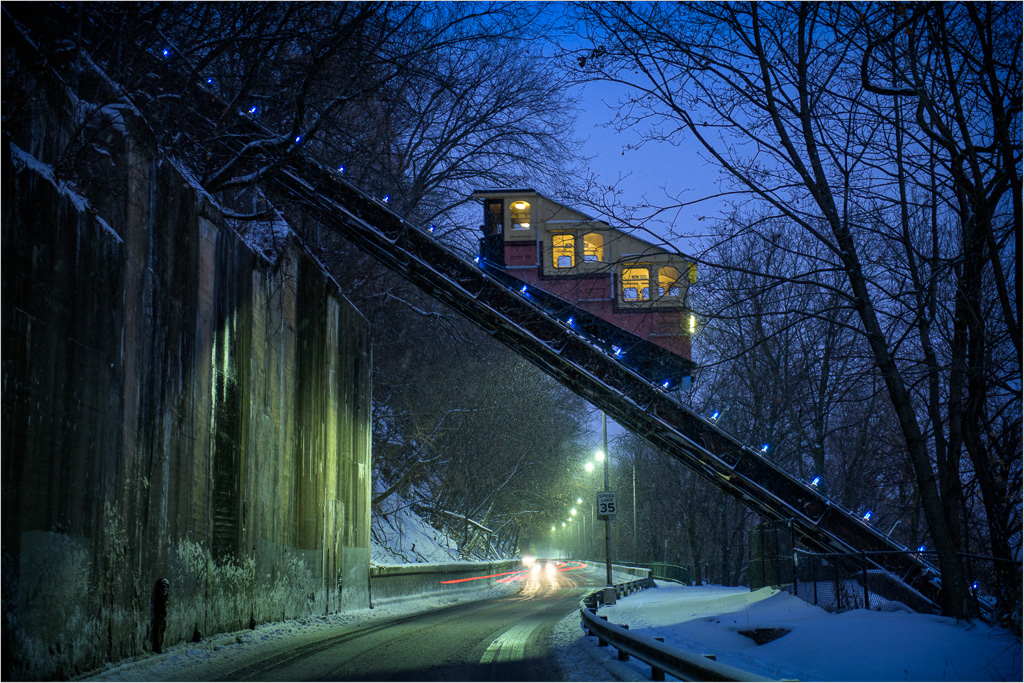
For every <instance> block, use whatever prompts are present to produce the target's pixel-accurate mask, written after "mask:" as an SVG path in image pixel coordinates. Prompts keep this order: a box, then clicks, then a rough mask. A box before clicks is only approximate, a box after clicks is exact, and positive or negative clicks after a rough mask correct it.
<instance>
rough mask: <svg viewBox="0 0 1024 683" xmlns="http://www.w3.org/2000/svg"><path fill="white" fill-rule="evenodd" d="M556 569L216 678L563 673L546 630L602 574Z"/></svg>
mask: <svg viewBox="0 0 1024 683" xmlns="http://www.w3.org/2000/svg"><path fill="white" fill-rule="evenodd" d="M558 569H559V571H557V572H547V571H543V570H542V571H539V572H535V573H532V574H531V575H529V576H527V577H526V578H525V579H523V580H522V581H521V588H520V589H519V590H517V591H514V592H511V593H509V594H507V595H505V596H503V597H498V598H494V599H490V600H482V601H475V602H469V603H462V604H456V605H451V606H447V607H443V608H441V609H437V610H433V611H430V612H427V613H422V614H414V615H407V616H402V617H398V618H395V619H391V620H388V621H384V622H379V623H375V624H373V625H369V626H363V627H360V626H358V625H356V626H353V627H351V628H349V629H347V630H345V631H344V632H342V633H340V634H334V635H332V636H330V637H327V638H325V639H323V640H319V641H317V642H313V643H309V644H305V645H303V646H301V647H297V648H295V649H292V650H288V651H286V652H279V653H276V654H274V655H273V656H270V657H267V658H265V659H260V660H258V661H252V662H249V663H247V664H245V665H244V666H240V667H239V668H235V669H233V670H232V671H230V672H228V673H221V675H219V676H217V677H216V678H215V679H214V680H233V681H237V680H257V681H259V680H289V681H310V680H318V681H349V680H360V681H383V680H387V681H409V680H415V681H441V680H444V681H467V680H468V681H512V680H514V681H538V680H543V681H553V680H559V679H560V678H561V677H562V674H561V672H560V671H559V669H558V667H557V665H556V664H555V662H554V660H553V658H552V657H551V654H550V651H549V647H548V644H547V640H548V639H547V636H548V635H549V634H550V633H551V630H552V629H553V628H554V625H555V624H556V623H557V622H558V621H560V620H561V619H563V618H564V617H565V616H566V615H568V614H569V613H571V612H572V611H574V610H576V609H578V607H579V601H580V598H581V597H582V596H583V595H584V594H585V593H586V592H588V591H591V590H593V589H594V587H596V586H601V585H603V584H604V576H603V573H601V575H600V576H598V574H599V573H598V572H592V571H590V570H587V569H585V568H583V566H582V565H579V564H578V563H559V566H558Z"/></svg>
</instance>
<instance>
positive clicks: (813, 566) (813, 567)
mask: <svg viewBox="0 0 1024 683" xmlns="http://www.w3.org/2000/svg"><path fill="white" fill-rule="evenodd" d="M811 583H813V584H814V604H815V605H817V604H818V560H817V558H815V559H814V561H813V562H811Z"/></svg>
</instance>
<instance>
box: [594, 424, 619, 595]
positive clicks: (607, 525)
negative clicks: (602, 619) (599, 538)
mask: <svg viewBox="0 0 1024 683" xmlns="http://www.w3.org/2000/svg"><path fill="white" fill-rule="evenodd" d="M601 446H602V447H603V448H604V491H602V492H600V493H598V494H597V509H598V512H600V511H601V496H602V495H604V496H605V500H604V503H605V505H606V506H608V505H609V504H610V505H611V509H610V510H609V509H608V508H607V507H606V508H605V515H604V556H605V565H604V566H605V577H606V578H607V583H606V584H605V589H604V604H606V605H614V604H615V588H613V587H612V586H613V584H612V518H613V517H614V516H615V507H616V506H615V492H614V491H609V490H608V461H609V460H610V459H611V458H609V457H608V415H607V414H606V413H605V412H604V411H603V410H602V411H601ZM608 496H611V497H610V498H608Z"/></svg>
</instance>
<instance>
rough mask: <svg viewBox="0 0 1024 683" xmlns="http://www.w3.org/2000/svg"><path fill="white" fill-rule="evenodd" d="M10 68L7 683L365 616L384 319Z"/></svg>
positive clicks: (46, 85)
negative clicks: (207, 641) (344, 614)
mask: <svg viewBox="0 0 1024 683" xmlns="http://www.w3.org/2000/svg"><path fill="white" fill-rule="evenodd" d="M6 50H7V46H5V55H4V62H5V76H4V79H5V82H4V89H3V98H4V117H5V122H4V123H5V130H4V133H5V138H4V150H3V169H2V170H3V181H2V182H3V202H2V211H3V233H2V235H3V248H2V311H0V312H2V326H3V327H2V369H3V402H2V429H3V434H2V457H3V481H2V487H3V502H2V506H3V520H2V525H3V539H2V541H3V555H2V568H3V657H2V659H3V674H4V678H52V677H66V676H70V675H73V674H75V673H77V672H80V671H83V670H87V669H90V668H92V667H95V666H98V665H101V664H102V663H103V662H104V661H116V660H119V659H122V658H124V657H128V656H132V655H136V654H139V653H143V652H147V651H150V650H152V649H153V648H154V646H157V647H158V646H159V645H160V644H161V641H162V643H163V645H165V646H166V645H168V644H171V643H175V642H180V641H183V640H189V639H193V638H196V637H202V636H207V635H211V634H214V633H217V632H223V631H229V630H234V629H239V628H247V627H249V626H250V625H252V624H255V623H261V622H264V621H270V620H279V619H282V618H289V617H298V616H303V615H308V614H323V613H328V612H336V611H340V610H344V609H348V608H355V607H364V606H367V605H368V604H369V515H370V497H369V494H370V420H369V408H370V370H371V357H370V353H371V351H370V336H369V331H368V327H367V324H366V321H365V320H364V318H363V317H362V316H361V315H360V314H359V312H358V311H357V310H355V309H354V308H353V307H352V305H351V304H349V303H348V302H347V301H346V300H345V299H344V297H343V296H342V295H341V294H340V292H339V290H338V288H337V285H336V284H335V283H334V282H333V281H332V280H331V278H330V277H329V276H327V275H326V274H325V273H324V271H323V269H322V268H321V266H320V265H319V264H318V262H317V261H316V260H315V259H314V258H312V257H311V256H310V255H309V254H308V253H307V252H306V250H305V249H304V248H303V246H302V245H301V244H300V243H299V242H298V241H297V240H295V238H294V237H288V238H285V239H284V241H283V242H280V243H279V245H278V246H279V248H278V249H277V250H276V251H275V252H274V253H273V254H271V255H270V257H269V258H268V257H267V255H266V254H263V253H257V252H256V251H254V250H253V249H251V248H250V247H249V246H248V245H247V244H246V242H245V241H243V240H242V239H240V238H239V236H238V235H237V234H236V232H234V231H233V230H231V229H229V228H228V227H226V224H225V220H224V218H223V217H222V215H221V213H220V211H219V210H218V209H217V207H216V206H215V205H214V204H213V203H212V201H211V200H210V198H209V197H207V196H205V195H204V194H203V192H202V191H201V190H198V189H197V188H196V187H195V185H194V184H193V183H191V182H190V179H189V176H188V174H187V173H184V172H182V171H181V170H180V169H179V167H178V166H177V165H176V164H174V163H172V162H171V161H169V160H168V159H167V158H165V157H164V156H162V155H161V154H160V153H159V152H158V148H157V146H156V143H155V141H154V140H153V139H152V138H151V137H150V135H149V132H148V131H147V128H146V126H145V125H144V122H142V121H140V120H138V118H137V117H136V115H135V114H134V113H133V110H132V109H131V108H130V107H128V106H123V105H118V104H116V102H115V101H114V99H113V96H112V95H111V93H109V92H105V91H103V89H102V88H99V87H97V88H95V89H94V90H93V91H92V92H91V93H90V94H89V95H88V96H86V95H83V91H82V90H78V91H76V90H74V89H71V88H67V87H65V86H64V85H62V84H60V83H57V82H55V81H53V80H48V79H47V77H46V75H45V73H44V72H43V71H42V70H40V69H38V66H39V65H38V64H29V65H26V64H25V63H23V62H20V61H19V60H18V55H16V54H14V53H13V52H9V51H6ZM83 80H84V79H83ZM90 99H91V100H92V101H91V102H90V101H89V100H90ZM112 102H114V103H113V104H112ZM69 179H70V180H71V181H72V182H69Z"/></svg>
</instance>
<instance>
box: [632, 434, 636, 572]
mask: <svg viewBox="0 0 1024 683" xmlns="http://www.w3.org/2000/svg"><path fill="white" fill-rule="evenodd" d="M636 563H637V556H636V453H633V564H634V565H635V564H636Z"/></svg>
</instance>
